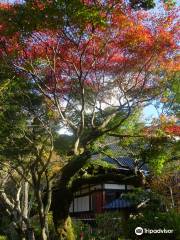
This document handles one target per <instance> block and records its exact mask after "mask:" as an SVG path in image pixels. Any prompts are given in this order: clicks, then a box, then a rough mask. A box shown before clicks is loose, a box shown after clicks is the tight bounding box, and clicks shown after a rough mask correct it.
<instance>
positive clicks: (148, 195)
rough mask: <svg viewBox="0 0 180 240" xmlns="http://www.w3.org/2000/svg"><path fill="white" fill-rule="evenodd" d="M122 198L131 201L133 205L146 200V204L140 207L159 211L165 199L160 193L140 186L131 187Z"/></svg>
mask: <svg viewBox="0 0 180 240" xmlns="http://www.w3.org/2000/svg"><path fill="white" fill-rule="evenodd" d="M123 198H125V199H127V200H129V201H130V202H132V204H133V205H134V206H138V205H140V204H141V203H143V202H145V201H146V200H148V201H147V203H146V204H144V205H142V209H148V210H151V211H161V210H163V209H164V208H165V199H164V198H163V197H162V196H161V195H160V194H158V193H156V192H153V191H149V190H148V191H147V190H144V189H142V188H135V189H133V190H132V191H131V192H129V193H126V194H124V195H123Z"/></svg>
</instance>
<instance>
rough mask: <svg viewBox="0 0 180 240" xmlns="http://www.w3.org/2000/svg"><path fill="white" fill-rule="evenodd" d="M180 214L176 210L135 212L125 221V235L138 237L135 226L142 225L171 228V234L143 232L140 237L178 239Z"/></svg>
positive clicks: (151, 239) (148, 227) (148, 239)
mask: <svg viewBox="0 0 180 240" xmlns="http://www.w3.org/2000/svg"><path fill="white" fill-rule="evenodd" d="M179 222H180V215H179V214H178V213H176V212H173V211H172V212H157V211H147V212H144V213H143V214H137V215H134V216H132V217H131V218H130V219H129V220H128V222H127V228H126V237H127V238H128V239H129V238H130V239H134V240H136V239H139V237H138V236H137V235H135V232H134V230H135V228H136V227H138V226H139V227H142V228H147V229H172V230H174V232H173V233H172V234H143V235H142V236H141V238H140V239H144V240H154V239H156V238H157V237H158V239H159V240H160V239H162V240H163V239H166V240H175V239H176V240H178V239H180V238H179V237H180V225H179Z"/></svg>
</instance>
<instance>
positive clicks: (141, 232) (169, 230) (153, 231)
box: [135, 227, 174, 235]
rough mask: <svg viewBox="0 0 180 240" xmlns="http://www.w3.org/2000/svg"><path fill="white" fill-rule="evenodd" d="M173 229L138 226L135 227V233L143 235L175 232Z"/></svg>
mask: <svg viewBox="0 0 180 240" xmlns="http://www.w3.org/2000/svg"><path fill="white" fill-rule="evenodd" d="M173 232H174V230H173V229H165V228H164V229H161V228H160V229H149V228H144V229H143V228H142V227H137V228H135V234H136V235H142V234H143V233H146V234H154V233H167V234H168V233H173Z"/></svg>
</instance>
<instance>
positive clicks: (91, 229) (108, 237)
mask: <svg viewBox="0 0 180 240" xmlns="http://www.w3.org/2000/svg"><path fill="white" fill-rule="evenodd" d="M74 229H75V235H76V239H77V240H79V239H80V235H81V234H83V237H84V238H83V239H84V240H91V239H93V238H95V239H96V240H102V239H105V240H112V239H120V238H119V237H120V236H122V235H123V221H122V216H121V214H120V213H119V212H107V213H103V214H98V215H96V218H95V220H94V221H93V222H92V223H91V225H89V224H85V223H83V222H82V221H74Z"/></svg>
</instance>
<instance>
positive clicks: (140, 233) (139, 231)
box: [135, 227, 143, 235]
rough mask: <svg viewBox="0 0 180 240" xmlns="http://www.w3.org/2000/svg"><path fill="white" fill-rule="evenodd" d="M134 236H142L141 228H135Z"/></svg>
mask: <svg viewBox="0 0 180 240" xmlns="http://www.w3.org/2000/svg"><path fill="white" fill-rule="evenodd" d="M135 234H136V235H142V234H143V228H142V227H137V228H136V229H135Z"/></svg>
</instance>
